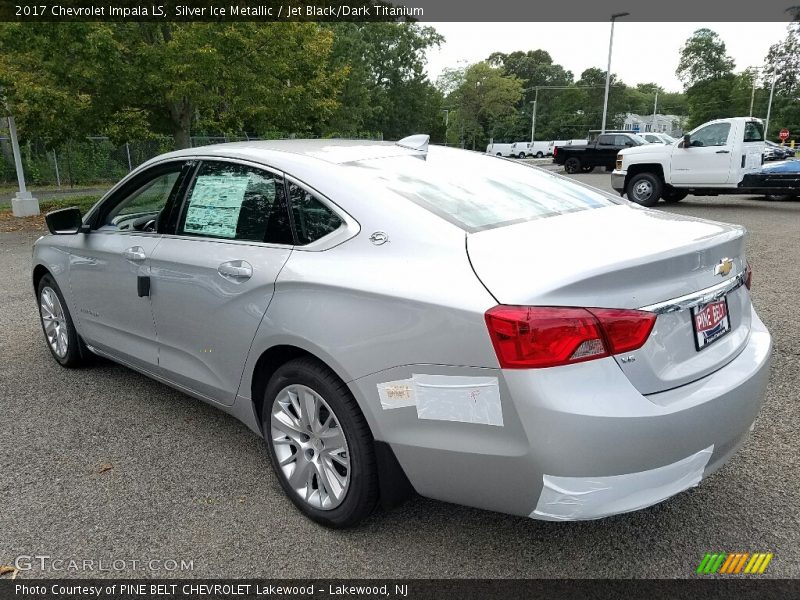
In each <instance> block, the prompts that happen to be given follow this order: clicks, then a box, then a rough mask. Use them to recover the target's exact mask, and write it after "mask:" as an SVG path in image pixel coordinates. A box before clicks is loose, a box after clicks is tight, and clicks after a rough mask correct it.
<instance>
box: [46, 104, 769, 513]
mask: <svg viewBox="0 0 800 600" xmlns="http://www.w3.org/2000/svg"><path fill="white" fill-rule="evenodd" d="M738 123H739V121H735V122H734V123H733V124H732V125H731V127H732V128H737V127H739V124H738ZM741 126H742V127H749V126H747V125H746V124H745V122H744V120H742V125H741ZM737 131H738V130H737ZM665 148H667V146H661V151H667V150H664V149H665ZM632 150H640V148H634V149H632ZM697 150H699V151H702V148H699V149H697ZM691 151H692V152H694V151H695V148H692V150H691ZM676 152H677V150H676ZM628 156H629V155H628V154H627V153H626V152H625V151H623V152H622V157H623V158H622V162H623V164H622V165H621V168H622V171H619V170H618V171H615V174H616V173H619V175H615V177H617V178H620V177H623V173H624V172H625V170H627V174H625V175H624V177H625V178H630V177H632V176H634V175H633V173H634V172H635V169H633V166H634V165H635V164H638V162H639V155H638V154H635V153H634V152H631V153H630V159H629V158H628ZM673 164H675V161H674V160H673ZM748 164H749V163H748ZM664 176H665V177H666V173H664ZM637 181H638V180H637ZM673 181H674V180H673ZM626 185H628V186H629V187H630V185H631V184H630V182H628V183H627V184H626ZM633 187H634V188H637V185H636V184H633ZM637 189H638V188H637ZM635 193H638V192H635ZM642 193H644V192H642ZM640 199H641V198H640ZM47 224H48V228H49V229H50V235H46V236H44V237H42V238H40V239H39V240H38V241H37V242H36V244H35V246H34V250H33V272H32V284H33V288H34V290H35V293H36V296H37V301H38V305H39V309H40V314H41V320H42V327H43V330H44V337H45V341H46V343H47V344H48V346H49V348H50V350H51V352H52V355H53V358H54V359H55V360H56V361H57V362H58V363H60V364H61V365H63V366H65V367H75V366H78V365H81V364H84V363H86V362H87V361H88V360H89V359H90V356H91V355H92V354H97V355H100V356H103V357H106V358H109V359H112V360H114V361H117V362H119V363H121V364H123V365H127V366H129V367H130V368H132V369H135V370H138V371H140V372H142V373H145V374H146V375H149V376H150V377H153V378H155V379H157V380H159V381H162V382H164V383H166V384H168V385H171V386H174V387H175V388H178V389H180V390H182V391H184V392H186V393H187V394H190V395H192V396H195V397H197V398H199V399H201V400H204V401H206V402H208V403H210V404H212V405H214V406H216V407H219V408H220V409H222V410H224V411H226V412H229V413H230V414H232V415H234V416H235V417H236V418H237V419H240V420H241V421H243V422H244V423H245V424H247V426H249V428H250V429H252V430H253V431H254V432H255V433H256V434H257V435H259V436H263V438H264V440H265V443H266V447H267V450H268V453H269V456H270V459H271V463H272V466H273V468H274V470H275V472H276V474H277V477H278V480H279V481H280V483H281V485H282V487H283V489H284V491H285V492H286V494H287V495H288V496H289V498H291V500H292V501H293V502H294V504H295V505H296V506H297V508H298V509H299V510H301V511H302V512H303V513H305V514H306V515H307V516H308V517H310V518H311V519H313V520H315V521H317V522H320V523H323V524H325V525H329V526H335V527H345V526H350V525H354V524H356V523H358V522H360V521H361V520H363V519H364V518H365V517H366V516H368V515H369V514H370V513H371V512H372V510H373V509H374V508H375V506H377V505H378V504H379V503H380V504H382V505H383V506H384V507H391V506H393V505H395V504H397V503H398V502H400V501H402V500H403V499H404V498H405V497H407V496H408V495H409V494H411V493H413V492H416V493H419V494H421V495H423V496H427V497H430V498H435V499H439V500H444V501H448V502H455V503H460V504H466V505H470V506H474V507H479V508H484V509H488V510H493V511H501V512H505V513H510V514H514V515H522V516H529V517H532V518H536V519H547V520H558V521H560V520H579V519H597V518H601V517H605V516H608V515H613V514H618V513H624V512H628V511H633V510H637V509H640V508H643V507H647V506H650V505H653V504H656V503H659V502H661V501H663V500H666V499H667V498H669V497H671V496H673V495H675V494H678V493H680V492H682V491H684V490H686V489H688V488H691V487H693V486H696V485H698V484H699V483H700V482H701V481H702V480H703V479H704V478H705V477H708V476H709V475H710V474H711V473H713V472H714V471H716V470H717V469H719V467H720V466H721V465H723V464H724V463H725V462H726V461H727V460H728V459H730V458H731V457H732V456H733V454H734V453H735V452H736V450H737V448H739V446H740V445H741V444H742V442H743V441H744V440H745V439H746V437H747V435H748V433H749V432H750V430H751V429H752V426H753V423H754V421H755V419H756V416H757V415H758V412H759V408H760V406H761V402H762V398H763V396H764V392H765V387H766V384H767V377H768V372H769V363H770V349H771V338H770V334H769V332H768V331H767V329H766V328H765V326H764V324H763V323H762V322H761V320H760V319H759V317H758V315H757V314H756V313H755V311H754V310H753V306H752V304H751V299H750V283H751V274H750V266H749V264H748V262H747V259H746V258H745V230H744V228H743V227H741V226H737V225H728V224H723V223H717V222H712V221H706V220H702V219H698V218H692V217H685V216H680V215H677V214H670V213H665V212H660V211H654V210H650V209H647V208H644V207H642V206H640V205H638V204H636V203H633V202H629V201H627V200H625V199H623V198H619V197H616V196H613V195H610V194H607V193H604V192H602V191H600V190H597V189H595V188H592V187H588V186H586V185H583V184H581V183H579V182H576V181H574V180H570V179H568V178H565V177H563V176H561V175H558V174H556V173H554V172H551V171H547V170H544V169H539V168H532V167H530V166H527V165H524V164H521V163H520V162H519V161H512V160H506V159H498V158H496V157H495V156H487V155H483V154H480V153H476V152H469V151H465V150H458V149H453V148H447V147H441V146H432V145H431V146H430V147H429V145H428V137H427V136H425V135H415V136H411V137H408V138H405V139H403V140H401V141H399V142H396V143H392V142H365V141H342V140H284V141H274V142H268V141H257V142H240V143H231V144H221V145H216V146H205V147H195V148H191V149H187V150H180V151H177V152H172V153H169V154H164V155H161V156H158V157H157V158H154V159H152V160H150V161H149V162H146V163H145V164H143V165H142V166H140V167H139V168H137V169H135V170H134V171H133V172H132V173H131V174H130V175H128V176H127V177H125V178H124V179H123V180H122V181H121V182H120V183H119V184H117V185H116V186H115V187H114V188H112V189H111V190H110V191H109V192H108V193H107V194H106V195H105V196H104V197H103V198H102V199H101V200H100V201H99V202H98V203H97V204H96V205H95V206H94V207H93V208H91V209H90V210H89V211H88V212H87V214H85V215H82V214H81V213H80V212H79V210H78V209H76V208H70V209H62V210H59V211H56V212H52V213H50V214H49V215H48V216H47Z"/></svg>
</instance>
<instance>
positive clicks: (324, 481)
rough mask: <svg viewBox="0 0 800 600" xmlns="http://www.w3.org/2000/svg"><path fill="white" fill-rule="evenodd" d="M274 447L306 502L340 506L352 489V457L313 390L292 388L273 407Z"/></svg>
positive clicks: (334, 421)
mask: <svg viewBox="0 0 800 600" xmlns="http://www.w3.org/2000/svg"><path fill="white" fill-rule="evenodd" d="M270 430H271V431H270V443H271V444H272V448H273V450H274V452H275V457H276V458H277V461H278V465H277V466H278V467H279V468H280V470H281V472H282V473H283V475H284V476H285V477H286V481H287V482H288V483H289V486H290V487H291V488H292V489H293V490H294V491H295V493H296V494H297V495H298V496H299V497H300V499H301V500H303V501H304V502H306V503H307V504H309V505H310V506H313V507H314V508H317V509H321V510H331V509H333V508H336V507H337V506H339V504H341V503H342V501H343V500H344V498H345V495H346V494H347V489H348V487H349V484H350V473H351V468H350V452H349V450H348V446H347V439H346V438H345V435H344V431H342V428H341V426H340V425H339V420H338V419H337V418H336V415H335V414H334V413H333V410H331V407H330V406H329V405H328V403H327V402H325V400H324V399H323V398H322V396H320V395H319V394H318V393H317V392H315V391H314V390H312V389H311V388H309V387H306V386H304V385H299V384H292V385H289V386H287V387H285V388H283V389H282V390H281V391H280V392H278V394H277V396H276V397H275V401H274V402H273V404H272V416H271V419H270Z"/></svg>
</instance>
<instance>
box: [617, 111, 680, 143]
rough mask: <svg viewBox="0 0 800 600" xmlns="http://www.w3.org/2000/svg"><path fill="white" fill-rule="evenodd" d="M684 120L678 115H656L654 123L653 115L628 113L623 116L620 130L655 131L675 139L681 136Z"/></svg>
mask: <svg viewBox="0 0 800 600" xmlns="http://www.w3.org/2000/svg"><path fill="white" fill-rule="evenodd" d="M684 118H685V117H680V116H678V115H656V116H655V122H654V120H653V115H637V114H635V113H628V114H627V115H625V122H624V123H623V125H622V128H623V129H624V130H625V131H633V132H639V131H642V132H645V131H656V132H658V133H666V134H667V135H671V136H672V137H674V138H677V137H680V136H682V135H683V121H684ZM654 125H655V126H654Z"/></svg>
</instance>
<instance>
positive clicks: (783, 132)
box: [778, 127, 789, 142]
mask: <svg viewBox="0 0 800 600" xmlns="http://www.w3.org/2000/svg"><path fill="white" fill-rule="evenodd" d="M778 137H779V138H781V141H782V142H785V141H786V140H788V139H789V130H788V129H786V128H785V127H784V128H783V129H781V132H780V133H779V134H778Z"/></svg>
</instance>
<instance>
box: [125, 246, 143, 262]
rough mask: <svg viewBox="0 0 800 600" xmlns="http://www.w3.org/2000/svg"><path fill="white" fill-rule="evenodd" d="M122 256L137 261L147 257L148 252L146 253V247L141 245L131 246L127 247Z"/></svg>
mask: <svg viewBox="0 0 800 600" xmlns="http://www.w3.org/2000/svg"><path fill="white" fill-rule="evenodd" d="M122 256H124V257H125V258H127V259H128V260H132V261H135V262H142V261H143V260H144V259H146V258H147V254H145V253H144V248H142V247H141V246H131V247H130V248H126V249H125V250H123V252H122Z"/></svg>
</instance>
